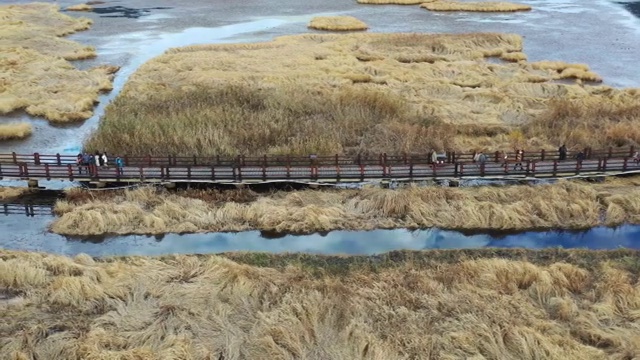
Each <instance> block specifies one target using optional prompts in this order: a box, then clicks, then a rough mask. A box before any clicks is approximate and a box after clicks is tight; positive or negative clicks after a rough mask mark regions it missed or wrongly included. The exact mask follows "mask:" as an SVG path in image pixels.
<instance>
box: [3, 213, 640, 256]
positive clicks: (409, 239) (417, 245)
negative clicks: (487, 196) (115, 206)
mask: <svg viewBox="0 0 640 360" xmlns="http://www.w3.org/2000/svg"><path fill="white" fill-rule="evenodd" d="M52 219H53V218H51V217H46V216H40V217H33V218H28V217H25V216H16V215H12V216H2V217H1V218H0V234H2V235H0V248H5V249H14V250H31V251H46V252H52V253H58V254H65V255H75V254H79V253H86V254H89V255H92V256H109V255H163V254H172V253H180V254H194V253H199V254H206V253H220V252H228V251H259V252H272V253H283V252H305V253H313V254H350V255H359V254H377V253H384V252H388V251H391V250H402V249H407V250H423V249H424V250H426V249H460V248H481V247H505V248H514V247H522V248H533V249H539V248H548V247H562V248H588V249H594V250H595V249H615V248H619V247H627V248H635V249H640V226H633V225H625V226H621V227H619V228H616V229H612V228H594V229H591V230H588V231H583V232H568V231H546V232H526V233H520V234H512V235H502V236H500V235H488V234H476V235H465V234H462V233H460V232H456V231H444V230H438V229H428V230H418V231H408V230H402V229H401V230H373V231H333V232H329V233H327V234H311V235H303V236H295V235H286V236H283V237H280V238H265V237H263V236H262V235H261V233H260V232H259V231H247V232H241V233H205V234H186V235H177V234H167V235H164V236H157V237H154V236H136V235H133V236H117V237H111V238H108V239H106V240H103V241H102V240H100V241H97V240H95V239H94V240H92V239H86V240H69V239H67V238H65V237H63V236H59V235H55V234H51V233H48V232H46V231H45V230H44V229H45V227H46V223H48V222H49V221H51V220H52ZM3 225H5V226H3ZM12 230H13V231H12Z"/></svg>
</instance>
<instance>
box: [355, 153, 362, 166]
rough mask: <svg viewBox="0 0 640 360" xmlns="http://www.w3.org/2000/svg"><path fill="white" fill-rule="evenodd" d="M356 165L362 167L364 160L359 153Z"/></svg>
mask: <svg viewBox="0 0 640 360" xmlns="http://www.w3.org/2000/svg"><path fill="white" fill-rule="evenodd" d="M356 164H358V165H362V158H361V157H360V154H359V153H358V158H357V159H356Z"/></svg>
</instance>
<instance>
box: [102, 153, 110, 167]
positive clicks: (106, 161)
mask: <svg viewBox="0 0 640 360" xmlns="http://www.w3.org/2000/svg"><path fill="white" fill-rule="evenodd" d="M100 158H101V159H102V166H108V165H109V158H108V157H107V153H106V152H103V153H102V155H100Z"/></svg>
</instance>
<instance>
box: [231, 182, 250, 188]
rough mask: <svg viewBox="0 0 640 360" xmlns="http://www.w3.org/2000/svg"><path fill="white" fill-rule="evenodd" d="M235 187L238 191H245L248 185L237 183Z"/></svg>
mask: <svg viewBox="0 0 640 360" xmlns="http://www.w3.org/2000/svg"><path fill="white" fill-rule="evenodd" d="M233 185H234V186H235V187H236V189H244V188H246V187H247V185H246V184H243V183H237V184H233Z"/></svg>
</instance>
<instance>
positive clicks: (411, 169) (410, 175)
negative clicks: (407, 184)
mask: <svg viewBox="0 0 640 360" xmlns="http://www.w3.org/2000/svg"><path fill="white" fill-rule="evenodd" d="M409 180H413V163H410V164H409Z"/></svg>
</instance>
